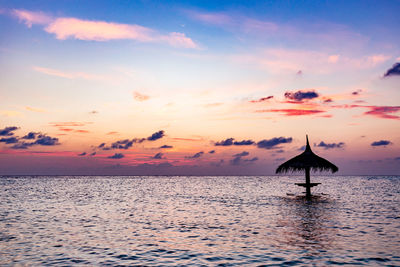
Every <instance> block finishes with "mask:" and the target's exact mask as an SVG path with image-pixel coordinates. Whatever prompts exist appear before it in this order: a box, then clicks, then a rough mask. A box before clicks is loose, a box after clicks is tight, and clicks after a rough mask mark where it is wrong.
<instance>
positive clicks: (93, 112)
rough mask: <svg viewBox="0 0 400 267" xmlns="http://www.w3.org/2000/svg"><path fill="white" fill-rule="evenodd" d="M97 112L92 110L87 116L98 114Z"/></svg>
mask: <svg viewBox="0 0 400 267" xmlns="http://www.w3.org/2000/svg"><path fill="white" fill-rule="evenodd" d="M98 113H99V112H98V111H97V110H92V111H89V114H98Z"/></svg>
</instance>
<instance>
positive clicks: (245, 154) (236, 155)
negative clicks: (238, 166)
mask: <svg viewBox="0 0 400 267" xmlns="http://www.w3.org/2000/svg"><path fill="white" fill-rule="evenodd" d="M249 154H250V153H249V152H247V151H243V152H242V153H238V154H235V155H233V157H245V156H248V155H249Z"/></svg>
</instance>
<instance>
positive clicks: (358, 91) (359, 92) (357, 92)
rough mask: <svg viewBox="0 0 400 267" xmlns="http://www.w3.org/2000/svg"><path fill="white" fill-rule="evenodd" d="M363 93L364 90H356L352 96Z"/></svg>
mask: <svg viewBox="0 0 400 267" xmlns="http://www.w3.org/2000/svg"><path fill="white" fill-rule="evenodd" d="M361 92H362V90H361V89H358V90H356V91H354V92H351V94H352V95H360V94H361Z"/></svg>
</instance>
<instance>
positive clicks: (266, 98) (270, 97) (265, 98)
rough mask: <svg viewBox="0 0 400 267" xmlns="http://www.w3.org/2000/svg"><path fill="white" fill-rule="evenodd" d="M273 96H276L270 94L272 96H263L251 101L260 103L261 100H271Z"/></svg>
mask: <svg viewBox="0 0 400 267" xmlns="http://www.w3.org/2000/svg"><path fill="white" fill-rule="evenodd" d="M272 98H274V96H273V95H270V96H267V97H261V98H260V99H257V100H250V101H249V102H250V103H260V102H265V101H267V100H270V99H272Z"/></svg>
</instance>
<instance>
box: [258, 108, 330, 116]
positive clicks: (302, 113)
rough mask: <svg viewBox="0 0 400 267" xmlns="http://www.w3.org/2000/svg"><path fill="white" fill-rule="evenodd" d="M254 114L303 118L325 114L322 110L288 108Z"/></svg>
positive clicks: (260, 111) (264, 110)
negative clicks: (268, 113) (270, 113)
mask: <svg viewBox="0 0 400 267" xmlns="http://www.w3.org/2000/svg"><path fill="white" fill-rule="evenodd" d="M256 112H259V113H263V112H277V113H283V115H285V116H305V115H314V114H318V113H323V112H325V111H324V110H319V109H293V108H288V109H262V110H257V111H256Z"/></svg>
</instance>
